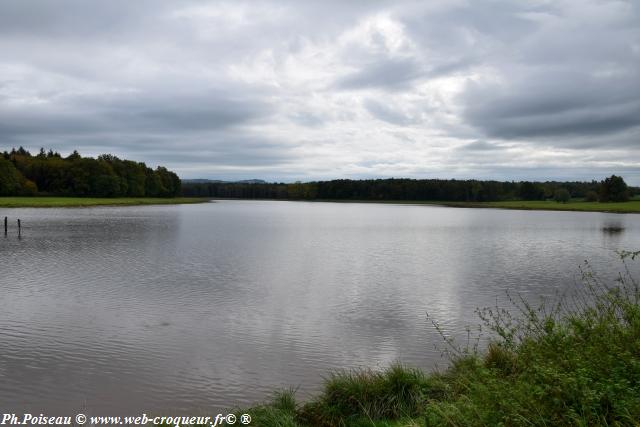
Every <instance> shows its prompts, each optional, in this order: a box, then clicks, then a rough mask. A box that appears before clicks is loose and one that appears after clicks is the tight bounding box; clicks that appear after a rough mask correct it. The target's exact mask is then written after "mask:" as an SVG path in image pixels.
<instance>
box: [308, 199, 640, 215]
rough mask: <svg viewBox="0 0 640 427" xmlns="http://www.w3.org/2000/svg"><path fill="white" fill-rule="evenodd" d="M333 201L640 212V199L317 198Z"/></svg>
mask: <svg viewBox="0 0 640 427" xmlns="http://www.w3.org/2000/svg"><path fill="white" fill-rule="evenodd" d="M317 201H318V202H332V203H385V204H386V203H388V204H407V205H438V206H449V207H454V208H494V209H518V210H547V211H578V212H613V213H640V200H637V199H635V200H630V201H628V202H622V203H598V202H585V201H582V200H573V201H570V202H568V203H558V202H554V201H551V200H532V201H527V200H509V201H504V202H440V201H421V200H415V201H412V200H348V199H344V200H338V199H331V200H317Z"/></svg>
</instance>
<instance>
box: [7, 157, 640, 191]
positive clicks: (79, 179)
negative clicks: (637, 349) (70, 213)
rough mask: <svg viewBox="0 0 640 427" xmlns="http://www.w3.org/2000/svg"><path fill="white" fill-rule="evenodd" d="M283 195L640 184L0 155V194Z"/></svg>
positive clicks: (573, 188)
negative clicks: (191, 175)
mask: <svg viewBox="0 0 640 427" xmlns="http://www.w3.org/2000/svg"><path fill="white" fill-rule="evenodd" d="M181 194H182V195H184V196H197V197H212V198H239V199H282V200H372V201H374V200H432V201H451V202H489V201H501V200H549V199H552V200H556V201H558V202H567V201H569V200H570V199H571V198H574V199H576V198H578V199H586V200H588V201H600V202H611V201H612V202H617V201H625V200H628V199H629V197H632V196H634V195H636V194H640V189H638V188H633V187H628V186H627V184H626V183H625V182H624V180H623V179H622V178H621V177H618V176H615V175H612V176H611V177H609V178H607V179H605V180H603V181H600V182H598V181H591V182H555V181H547V182H529V181H522V182H513V181H511V182H500V181H477V180H455V179H449V180H442V179H395V178H391V179H365V180H348V179H340V180H333V181H317V182H307V183H301V182H296V183H293V184H285V183H265V182H258V181H246V182H220V181H211V182H201V181H198V182H185V183H182V182H181V181H180V178H178V176H177V175H176V174H175V173H173V172H171V171H169V170H167V169H166V168H164V167H161V166H160V167H158V168H156V169H155V170H153V169H151V168H149V167H147V166H146V165H145V164H144V163H140V162H134V161H131V160H121V159H119V158H118V157H115V156H113V155H109V154H104V155H101V156H99V157H98V158H97V159H94V158H92V157H82V156H80V154H78V152H77V151H74V152H73V153H72V154H71V155H69V156H67V157H62V156H61V155H60V154H59V153H57V152H54V151H51V150H49V151H48V152H45V150H44V149H40V152H39V153H38V154H37V155H32V154H31V153H29V152H28V151H27V150H25V149H24V148H22V147H20V148H19V149H17V150H16V149H13V150H11V152H7V151H5V152H4V153H2V154H1V155H0V196H33V195H51V196H80V197H83V196H92V197H174V196H179V195H181Z"/></svg>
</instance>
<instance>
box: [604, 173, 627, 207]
mask: <svg viewBox="0 0 640 427" xmlns="http://www.w3.org/2000/svg"><path fill="white" fill-rule="evenodd" d="M599 199H600V201H601V202H626V201H627V200H629V188H628V187H627V184H626V183H625V182H624V179H622V177H621V176H616V175H611V176H610V177H609V178H606V179H605V180H604V181H602V182H601V183H600V191H599Z"/></svg>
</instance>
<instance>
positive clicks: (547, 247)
mask: <svg viewBox="0 0 640 427" xmlns="http://www.w3.org/2000/svg"><path fill="white" fill-rule="evenodd" d="M0 215H1V216H5V215H8V216H9V217H10V220H11V222H10V224H13V222H14V221H15V218H18V217H19V218H21V219H22V220H23V224H24V225H23V232H22V236H21V238H20V239H18V236H17V230H16V229H15V227H12V228H11V229H10V232H9V235H8V236H7V237H6V238H0V259H1V260H2V272H1V275H0V295H1V296H2V297H1V299H0V409H1V410H3V411H4V412H22V411H28V412H35V413H40V412H46V413H62V414H67V415H68V414H71V413H73V412H74V411H78V410H80V409H82V410H83V411H85V412H87V413H94V414H100V415H102V414H106V415H114V414H136V413H142V412H147V413H160V414H166V415H169V414H174V413H187V414H196V413H203V412H210V413H211V412H215V413H217V412H218V411H219V410H221V409H223V408H226V407H229V406H232V405H234V404H248V403H252V402H256V401H259V400H261V399H264V398H265V397H266V396H267V395H268V394H269V393H270V392H271V391H272V390H273V389H274V388H280V387H289V386H293V387H299V390H300V391H299V393H300V395H301V397H302V398H304V397H305V396H308V395H309V393H312V392H314V391H317V390H318V389H319V387H320V384H321V381H322V378H323V376H325V375H326V374H327V373H328V372H329V371H330V370H332V369H337V368H351V367H359V366H370V367H378V366H380V367H381V366H386V365H388V364H389V363H391V362H393V361H396V360H399V361H402V362H405V363H408V364H411V365H416V366H420V367H424V368H432V367H434V366H436V365H437V366H444V365H446V360H444V359H442V358H441V357H440V354H441V348H442V346H440V349H437V348H435V346H434V345H435V344H437V343H440V339H439V337H438V336H437V334H436V333H435V332H434V331H433V330H432V328H430V327H429V325H428V322H427V320H426V316H425V312H426V311H429V313H430V314H432V315H433V316H434V317H436V318H437V319H439V320H440V323H442V325H443V326H444V327H445V328H447V329H448V330H450V331H451V332H452V333H453V334H454V335H457V336H463V335H464V333H463V331H464V328H465V326H466V325H473V324H476V323H477V320H476V317H475V315H474V312H473V311H474V309H475V308H476V307H478V306H488V305H495V304H496V302H497V303H498V304H503V302H504V301H505V299H506V296H505V292H506V291H507V290H509V291H510V292H511V293H513V294H521V295H523V296H525V297H526V298H529V299H532V300H537V299H538V298H540V297H544V296H546V297H554V295H556V294H557V293H558V292H562V291H563V290H565V289H569V288H570V287H571V286H573V284H574V283H575V282H576V281H577V280H578V279H579V271H578V266H579V265H581V263H582V262H583V261H584V260H586V259H588V260H590V261H591V262H592V264H593V266H594V269H595V270H596V271H597V272H598V273H599V274H600V275H601V276H603V277H611V276H613V275H614V274H615V272H617V271H619V270H620V264H619V263H617V262H616V258H617V256H616V254H615V250H618V249H639V248H638V246H640V245H639V243H640V215H616V214H605V213H581V212H543V211H510V210H493V209H460V208H445V207H433V206H411V205H391V204H350V203H296V202H276V201H221V202H216V203H208V204H201V205H177V206H143V207H112V208H109V207H102V208H91V209H11V210H2V211H0Z"/></svg>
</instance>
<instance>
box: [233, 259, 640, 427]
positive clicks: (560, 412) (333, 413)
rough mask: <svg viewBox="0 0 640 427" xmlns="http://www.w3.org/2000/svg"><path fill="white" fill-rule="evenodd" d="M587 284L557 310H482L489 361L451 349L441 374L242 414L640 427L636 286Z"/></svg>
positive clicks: (339, 376) (284, 426)
mask: <svg viewBox="0 0 640 427" xmlns="http://www.w3.org/2000/svg"><path fill="white" fill-rule="evenodd" d="M636 257H638V254H637V253H636V254H631V253H627V254H624V255H623V258H624V259H623V261H625V262H630V260H631V259H633V258H636ZM625 259H626V260H625ZM626 271H627V272H628V270H626ZM583 279H584V287H582V288H581V292H580V295H579V296H578V297H576V298H572V299H571V300H563V301H561V302H560V303H558V304H556V305H554V306H542V307H539V308H534V307H531V306H529V305H527V304H526V303H523V302H516V303H514V304H515V305H514V309H515V310H516V311H517V313H518V315H517V316H512V315H511V314H509V312H508V311H505V310H496V309H494V310H480V311H479V314H480V318H481V321H482V324H483V325H484V327H485V330H486V329H487V328H488V330H490V331H491V332H492V333H493V336H494V337H495V339H494V340H493V341H492V342H491V343H490V344H489V345H488V347H487V349H486V350H484V351H477V349H476V348H473V347H472V348H458V347H456V346H455V345H453V344H452V343H451V342H450V341H446V342H447V343H448V344H450V345H451V347H450V348H451V349H452V361H451V366H450V368H449V369H447V370H446V371H444V372H439V373H431V374H426V373H424V372H422V371H420V370H416V369H411V368H407V367H403V366H399V365H398V366H392V367H390V368H388V369H386V370H383V371H368V370H364V371H352V372H343V373H336V374H334V375H332V376H331V377H329V378H328V379H327V380H326V383H325V385H324V389H323V391H322V393H321V394H320V395H319V396H317V397H316V398H314V399H313V400H311V401H309V402H306V403H299V402H297V401H296V399H295V393H294V392H292V391H285V392H281V393H278V394H276V395H275V396H274V398H273V400H272V401H271V402H268V403H266V404H264V405H261V406H257V407H254V408H250V409H248V410H245V411H240V412H239V414H240V413H243V412H246V413H249V414H250V415H251V416H252V418H253V421H252V423H251V425H255V426H263V427H273V426H279V427H296V426H327V427H329V426H356V427H360V426H425V425H427V426H640V290H639V288H638V282H637V280H635V279H634V278H632V277H631V275H630V274H628V273H627V274H625V275H624V276H623V277H621V278H620V280H618V281H616V282H614V283H611V284H608V285H605V284H602V283H600V282H599V281H598V280H596V279H595V277H594V275H592V274H590V273H589V271H588V269H587V272H586V273H585V274H584V277H583Z"/></svg>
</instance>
